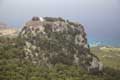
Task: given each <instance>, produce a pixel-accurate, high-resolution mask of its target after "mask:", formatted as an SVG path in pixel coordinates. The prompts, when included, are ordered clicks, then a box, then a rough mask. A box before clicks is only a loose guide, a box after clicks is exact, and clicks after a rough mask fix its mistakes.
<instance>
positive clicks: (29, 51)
mask: <svg viewBox="0 0 120 80" xmlns="http://www.w3.org/2000/svg"><path fill="white" fill-rule="evenodd" d="M19 38H21V39H23V44H24V45H23V48H24V52H25V57H24V58H25V59H27V60H31V62H32V63H33V64H39V65H43V66H48V67H52V66H53V65H55V64H57V63H62V64H66V65H77V66H82V67H84V68H85V69H86V70H88V71H89V72H97V71H101V70H102V68H103V66H102V63H101V62H100V60H99V59H98V57H96V56H95V55H93V54H92V53H91V52H90V49H89V45H88V43H87V38H86V33H85V30H84V27H83V26H82V25H81V24H79V23H75V22H71V21H69V20H64V19H62V18H52V17H43V18H42V17H40V18H39V17H33V18H32V19H31V20H30V21H28V22H27V23H26V24H25V25H24V27H23V29H22V30H21V32H20V34H19Z"/></svg>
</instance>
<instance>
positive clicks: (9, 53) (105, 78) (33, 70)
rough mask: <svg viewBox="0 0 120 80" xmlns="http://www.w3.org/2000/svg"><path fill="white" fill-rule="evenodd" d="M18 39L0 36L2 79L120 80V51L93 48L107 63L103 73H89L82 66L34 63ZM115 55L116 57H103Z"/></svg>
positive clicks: (0, 77) (0, 71) (0, 73)
mask: <svg viewBox="0 0 120 80" xmlns="http://www.w3.org/2000/svg"><path fill="white" fill-rule="evenodd" d="M19 41H20V39H19ZM17 44H18V40H16V39H15V38H14V39H9V38H3V37H0V80H120V76H119V75H120V71H119V70H120V63H119V61H120V57H119V56H116V54H120V52H119V51H117V50H115V51H104V50H100V49H99V48H91V51H92V52H93V53H94V54H96V55H97V56H98V57H99V58H100V60H102V61H103V63H104V65H105V69H104V72H103V73H102V74H96V75H93V74H89V73H87V72H86V71H84V70H83V69H82V68H80V67H76V66H68V65H63V64H56V65H55V66H54V67H52V68H46V67H42V66H39V65H33V64H31V62H29V61H26V60H24V59H23V58H22V57H23V56H24V55H22V53H23V52H22V48H21V47H20V46H21V44H19V45H17ZM104 55H113V56H115V57H113V58H108V57H102V56H104Z"/></svg>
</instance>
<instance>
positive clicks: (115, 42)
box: [88, 38, 120, 47]
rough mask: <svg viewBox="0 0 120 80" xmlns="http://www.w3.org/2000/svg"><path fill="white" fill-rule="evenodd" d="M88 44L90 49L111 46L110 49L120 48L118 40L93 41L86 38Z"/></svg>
mask: <svg viewBox="0 0 120 80" xmlns="http://www.w3.org/2000/svg"><path fill="white" fill-rule="evenodd" d="M88 43H89V45H90V47H95V46H111V47H120V41H119V40H116V39H115V40H114V39H102V40H101V39H93V38H88Z"/></svg>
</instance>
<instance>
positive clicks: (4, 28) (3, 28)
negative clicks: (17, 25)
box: [0, 22, 17, 36]
mask: <svg viewBox="0 0 120 80" xmlns="http://www.w3.org/2000/svg"><path fill="white" fill-rule="evenodd" d="M16 33H17V30H16V29H14V28H11V27H9V26H8V25H6V24H4V23H2V22H0V36H14V35H16Z"/></svg>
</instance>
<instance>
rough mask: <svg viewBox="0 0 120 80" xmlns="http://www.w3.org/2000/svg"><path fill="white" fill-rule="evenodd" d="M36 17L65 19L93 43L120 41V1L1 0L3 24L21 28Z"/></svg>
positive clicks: (0, 14)
mask: <svg viewBox="0 0 120 80" xmlns="http://www.w3.org/2000/svg"><path fill="white" fill-rule="evenodd" d="M32 16H42V17H45V16H50V17H63V18H65V19H69V20H71V21H75V22H79V23H81V24H83V25H84V27H85V30H86V32H87V35H88V37H89V38H91V39H98V40H108V41H112V40H116V41H120V0H0V22H5V23H7V24H8V25H10V26H14V27H21V26H22V25H23V24H24V23H25V22H26V21H27V20H29V19H31V18H32Z"/></svg>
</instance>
